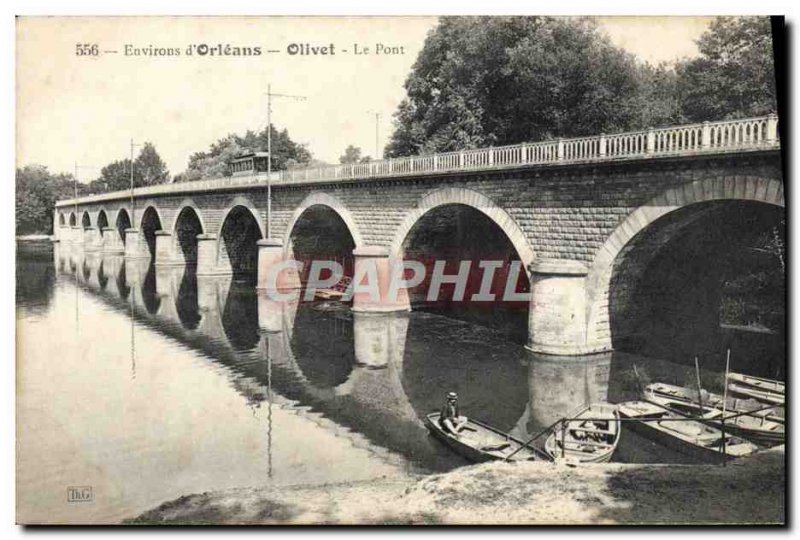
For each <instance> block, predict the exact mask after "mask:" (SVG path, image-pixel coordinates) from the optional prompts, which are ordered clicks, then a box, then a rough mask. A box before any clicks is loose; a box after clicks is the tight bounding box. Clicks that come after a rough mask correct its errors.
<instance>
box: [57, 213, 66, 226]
mask: <svg viewBox="0 0 800 540" xmlns="http://www.w3.org/2000/svg"><path fill="white" fill-rule="evenodd" d="M58 225H59V226H60V227H63V226H64V225H66V220H65V219H64V212H59V213H58Z"/></svg>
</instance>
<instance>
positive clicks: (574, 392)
mask: <svg viewBox="0 0 800 540" xmlns="http://www.w3.org/2000/svg"><path fill="white" fill-rule="evenodd" d="M611 359H612V353H610V352H609V353H603V354H595V355H591V356H580V357H554V356H547V355H538V354H533V353H531V354H530V356H529V360H528V361H527V368H528V373H527V382H528V392H529V394H528V395H529V397H528V404H527V405H526V407H525V412H524V413H523V414H522V416H520V418H519V420H518V421H517V423H516V425H515V426H514V429H513V431H512V434H514V435H516V436H517V437H519V438H522V439H523V440H527V439H528V438H530V437H531V436H533V435H535V434H536V433H538V432H539V431H541V430H542V429H544V428H546V427H548V426H550V425H552V424H553V423H554V422H556V421H558V420H559V419H561V418H565V417H570V416H572V415H574V414H575V413H576V412H578V411H579V410H580V409H582V408H583V407H584V406H587V405H590V404H592V403H597V402H602V401H607V400H608V386H609V379H610V374H611Z"/></svg>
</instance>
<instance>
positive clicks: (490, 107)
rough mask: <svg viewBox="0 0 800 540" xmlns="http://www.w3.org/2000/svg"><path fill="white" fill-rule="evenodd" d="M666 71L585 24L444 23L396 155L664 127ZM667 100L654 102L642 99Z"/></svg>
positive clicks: (424, 57)
mask: <svg viewBox="0 0 800 540" xmlns="http://www.w3.org/2000/svg"><path fill="white" fill-rule="evenodd" d="M662 79H668V75H667V74H666V73H665V69H664V68H653V67H650V66H641V65H640V64H638V63H637V61H636V59H635V57H634V56H633V55H631V54H629V53H627V52H625V51H623V50H622V49H619V48H617V47H614V46H613V45H612V44H611V42H610V41H609V40H608V38H607V37H605V36H604V35H603V34H601V33H600V32H599V30H598V29H597V27H596V26H595V24H594V23H593V22H592V21H591V20H588V19H564V18H552V17H458V18H451V17H444V18H442V19H441V21H440V23H439V26H438V27H437V28H435V29H434V30H433V31H432V32H431V33H430V34H429V35H428V37H427V39H426V41H425V45H424V47H423V49H422V51H421V52H420V54H419V56H418V58H417V60H416V62H415V64H414V66H413V68H412V71H411V73H410V75H409V76H408V79H407V80H406V83H405V88H406V91H407V98H406V99H405V100H404V101H403V102H402V103H401V104H400V106H399V108H398V111H397V112H396V114H395V132H394V134H393V136H392V139H391V141H390V143H389V145H388V147H387V152H388V154H389V155H392V156H399V155H408V154H420V153H430V152H436V151H447V150H457V149H463V148H473V147H479V146H493V145H503V144H513V143H517V142H521V141H530V140H544V139H550V138H554V137H569V136H578V135H588V134H597V133H602V132H613V131H619V130H624V129H630V128H637V127H644V126H645V125H646V124H651V123H652V124H662V123H666V122H669V121H670V119H672V118H673V117H674V116H675V104H674V100H673V99H671V98H669V96H663V92H662V90H661V88H660V87H656V86H655V85H657V84H658V83H659V82H661V80H662ZM643 93H645V94H647V93H649V97H650V98H654V97H658V98H662V97H663V98H665V99H662V100H661V101H659V102H658V103H657V104H650V103H649V102H648V101H647V100H646V99H644V98H643Z"/></svg>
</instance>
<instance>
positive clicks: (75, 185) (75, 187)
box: [70, 161, 78, 234]
mask: <svg viewBox="0 0 800 540" xmlns="http://www.w3.org/2000/svg"><path fill="white" fill-rule="evenodd" d="M72 188H73V191H74V192H75V195H74V197H73V200H74V201H75V225H77V224H78V162H77V161H76V162H75V174H74V175H73V176H72ZM70 234H72V233H70Z"/></svg>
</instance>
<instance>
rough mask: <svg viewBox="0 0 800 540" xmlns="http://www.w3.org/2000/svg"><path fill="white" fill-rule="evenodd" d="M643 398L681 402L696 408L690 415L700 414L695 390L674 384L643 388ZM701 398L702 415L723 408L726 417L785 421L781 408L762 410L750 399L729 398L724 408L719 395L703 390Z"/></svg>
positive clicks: (721, 397) (761, 405)
mask: <svg viewBox="0 0 800 540" xmlns="http://www.w3.org/2000/svg"><path fill="white" fill-rule="evenodd" d="M643 397H644V400H645V401H652V399H651V397H653V398H665V399H669V400H673V401H676V402H681V403H684V404H686V406H687V407H695V408H696V410H693V411H692V414H694V415H699V414H700V407H699V405H698V404H697V402H698V399H697V390H693V389H690V388H684V387H683V386H676V385H674V384H667V383H661V382H656V383H652V384H648V385H647V386H645V388H644V393H643ZM701 398H702V401H703V415H706V414H708V413H710V412H711V409H717V410H719V411H722V410H723V408H724V409H725V411H726V413H727V414H726V416H728V415H731V414H739V413H745V412H747V413H752V414H749V415H748V416H754V417H757V418H765V419H766V420H769V421H771V422H779V423H784V422H785V421H786V419H785V411H784V408H783V407H782V406H775V407H774V408H772V409H768V410H763V409H764V407H765V405H764V404H763V403H762V402H760V401H758V400H756V399H753V398H750V397H748V398H744V399H742V398H736V397H729V398H728V399H727V403H725V404H724V407H723V400H724V398H723V396H721V395H719V394H713V393H711V392H706V391H705V390H703V394H702V396H701Z"/></svg>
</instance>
